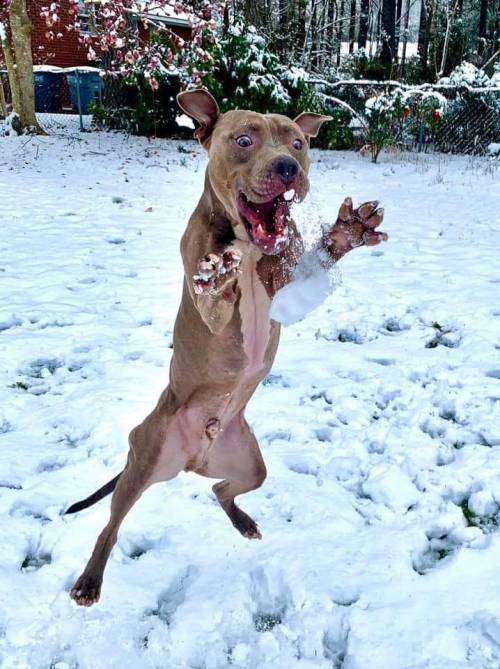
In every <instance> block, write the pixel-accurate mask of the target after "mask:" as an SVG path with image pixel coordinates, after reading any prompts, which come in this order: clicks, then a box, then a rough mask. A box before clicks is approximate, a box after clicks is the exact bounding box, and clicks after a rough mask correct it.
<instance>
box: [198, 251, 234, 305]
mask: <svg viewBox="0 0 500 669" xmlns="http://www.w3.org/2000/svg"><path fill="white" fill-rule="evenodd" d="M241 257H242V256H241V253H240V252H239V251H237V250H236V249H234V248H228V249H226V250H225V251H224V252H223V253H222V254H219V253H209V254H208V255H206V256H205V257H204V258H202V259H201V260H200V262H199V263H198V268H197V270H198V271H197V272H196V274H195V275H194V276H193V287H194V292H195V293H197V294H198V295H211V296H212V297H218V296H224V297H226V296H227V298H228V299H229V297H230V293H231V294H232V293H233V291H232V290H230V289H231V288H232V284H233V283H234V281H235V280H236V279H237V278H238V275H239V274H241V269H240V264H241Z"/></svg>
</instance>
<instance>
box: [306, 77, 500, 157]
mask: <svg viewBox="0 0 500 669" xmlns="http://www.w3.org/2000/svg"><path fill="white" fill-rule="evenodd" d="M313 83H315V84H317V86H318V90H320V91H322V93H323V95H324V99H325V102H326V103H327V105H329V106H331V108H332V109H334V108H335V107H336V106H338V105H339V104H340V105H342V104H344V105H345V108H347V109H350V111H351V112H353V121H352V127H354V129H355V130H357V132H358V135H359V136H361V137H363V136H365V138H366V132H365V124H364V122H363V119H365V120H366V118H367V113H366V112H367V108H366V103H367V101H368V100H369V99H370V98H374V97H376V96H380V95H391V93H395V92H396V91H398V90H400V91H401V90H402V91H403V92H406V93H407V94H415V95H421V96H424V95H428V94H430V93H432V92H435V93H438V94H439V95H440V96H443V98H445V102H446V104H445V105H444V109H443V111H442V114H440V119H439V122H436V123H433V124H432V126H431V125H430V124H428V123H425V121H423V120H422V121H421V122H420V123H418V124H413V127H412V129H411V131H410V132H407V133H406V134H405V135H404V136H401V137H398V138H397V144H398V145H399V146H400V148H404V149H405V150H410V151H412V150H417V151H422V150H423V151H428V150H434V151H438V152H444V153H462V154H473V155H488V154H490V153H491V152H492V147H493V150H494V151H498V149H497V148H496V147H495V145H498V144H500V88H499V87H488V88H473V87H471V86H468V85H462V86H453V85H438V84H434V85H431V84H424V85H420V86H406V85H404V84H401V83H399V82H374V81H356V80H350V81H339V82H335V83H330V82H326V81H322V80H313ZM356 119H358V120H359V121H360V122H359V124H358V123H357V122H356Z"/></svg>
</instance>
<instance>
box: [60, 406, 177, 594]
mask: <svg viewBox="0 0 500 669" xmlns="http://www.w3.org/2000/svg"><path fill="white" fill-rule="evenodd" d="M161 423H162V421H161V420H160V421H154V420H151V417H148V418H147V419H146V421H144V423H143V424H142V425H140V426H139V427H138V428H135V429H134V430H132V433H131V435H130V452H129V457H128V462H127V466H126V467H125V469H124V471H123V473H122V475H121V476H120V479H119V480H118V483H117V484H116V488H115V490H114V492H113V496H112V498H111V514H110V518H109V522H108V524H107V525H106V527H105V528H104V529H103V530H102V532H101V534H100V535H99V537H98V539H97V542H96V545H95V548H94V551H93V553H92V556H91V558H90V560H89V561H88V563H87V566H86V567H85V569H84V571H83V573H82V575H81V576H80V577H79V578H78V580H77V581H76V583H75V585H74V586H73V588H72V589H71V592H70V596H71V598H72V599H74V600H75V602H76V603H77V604H80V605H81V606H92V604H94V603H95V602H98V601H99V597H100V593H101V585H102V579H103V574H104V569H105V567H106V563H107V561H108V558H109V555H110V553H111V550H112V548H113V546H114V545H115V543H116V539H117V534H118V529H119V527H120V525H121V524H122V522H123V520H124V518H125V516H126V515H127V513H128V512H129V511H130V509H131V508H132V507H133V505H134V504H135V502H136V501H137V500H138V499H139V497H140V496H141V495H142V493H143V492H144V491H145V490H146V489H147V488H149V486H150V485H152V484H153V483H156V482H158V481H160V480H163V481H166V480H169V479H172V478H174V477H175V476H177V474H178V473H179V472H180V471H181V470H182V469H183V466H184V464H185V460H184V459H183V457H182V454H179V453H174V452H172V457H171V458H170V459H169V466H168V467H166V466H163V467H162V471H161V476H157V469H158V466H157V462H158V458H157V457H156V456H155V454H157V453H158V452H159V450H161V447H162V444H167V442H168V445H167V448H169V446H170V439H168V440H167V438H166V436H167V435H166V430H165V429H162V425H161ZM163 427H165V425H163ZM169 436H170V435H169ZM173 441H174V443H175V440H173ZM169 450H171V449H169ZM138 451H140V453H138V456H137V455H136V452H138ZM148 455H150V456H151V457H148ZM176 456H177V457H176Z"/></svg>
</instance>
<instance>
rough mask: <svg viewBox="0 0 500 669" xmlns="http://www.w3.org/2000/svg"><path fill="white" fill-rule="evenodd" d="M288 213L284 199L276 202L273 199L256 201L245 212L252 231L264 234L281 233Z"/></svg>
mask: <svg viewBox="0 0 500 669" xmlns="http://www.w3.org/2000/svg"><path fill="white" fill-rule="evenodd" d="M288 215H289V206H288V202H286V200H279V201H278V203H276V202H275V201H273V200H271V202H262V203H258V204H255V205H254V206H253V207H252V209H251V210H250V211H248V212H247V213H246V216H247V218H248V219H249V222H250V223H251V224H252V228H253V230H254V232H259V233H261V234H262V233H265V234H266V235H279V234H281V233H282V232H283V229H284V228H285V226H286V223H287V218H288Z"/></svg>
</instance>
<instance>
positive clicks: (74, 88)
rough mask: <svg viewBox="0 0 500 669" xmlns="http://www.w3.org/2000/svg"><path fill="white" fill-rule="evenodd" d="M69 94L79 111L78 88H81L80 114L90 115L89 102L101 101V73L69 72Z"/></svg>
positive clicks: (77, 70)
mask: <svg viewBox="0 0 500 669" xmlns="http://www.w3.org/2000/svg"><path fill="white" fill-rule="evenodd" d="M66 77H67V80H68V85H69V92H70V95H71V104H72V105H73V107H74V108H75V109H76V111H79V109H78V87H79V88H80V104H81V110H80V113H82V114H88V113H89V109H88V107H89V102H90V101H91V100H95V99H96V98H97V99H99V95H100V91H101V86H102V80H101V75H100V74H99V72H96V71H92V70H91V71H89V70H79V69H76V70H73V71H72V72H68V73H67V75H66Z"/></svg>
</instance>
